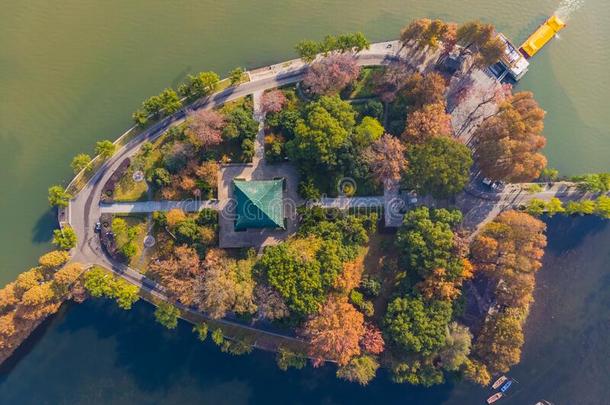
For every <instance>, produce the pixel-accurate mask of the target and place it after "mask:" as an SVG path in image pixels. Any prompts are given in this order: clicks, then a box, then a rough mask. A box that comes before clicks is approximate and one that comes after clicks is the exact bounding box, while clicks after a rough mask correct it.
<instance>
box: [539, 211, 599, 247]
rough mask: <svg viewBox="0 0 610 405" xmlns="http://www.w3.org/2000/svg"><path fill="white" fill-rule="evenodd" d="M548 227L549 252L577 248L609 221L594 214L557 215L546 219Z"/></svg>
mask: <svg viewBox="0 0 610 405" xmlns="http://www.w3.org/2000/svg"><path fill="white" fill-rule="evenodd" d="M545 222H546V224H547V229H548V235H549V237H548V238H547V239H548V244H547V248H546V249H547V253H558V252H562V251H568V250H572V249H575V248H577V247H578V246H579V245H580V244H581V243H583V241H584V239H585V238H586V237H588V236H593V235H595V234H597V233H598V232H600V231H602V230H603V229H604V228H605V227H606V226H607V225H608V221H604V220H602V219H600V218H598V217H595V216H593V215H586V216H583V217H577V218H566V217H564V216H562V215H556V216H554V217H552V218H547V219H546V221H545Z"/></svg>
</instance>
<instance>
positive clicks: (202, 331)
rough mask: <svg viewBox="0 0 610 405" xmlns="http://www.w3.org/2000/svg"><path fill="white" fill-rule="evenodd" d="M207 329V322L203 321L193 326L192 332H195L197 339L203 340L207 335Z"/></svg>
mask: <svg viewBox="0 0 610 405" xmlns="http://www.w3.org/2000/svg"><path fill="white" fill-rule="evenodd" d="M208 329H209V328H208V324H207V323H205V322H201V323H198V324H197V325H195V326H193V333H196V334H197V339H199V340H200V341H201V342H203V341H205V339H206V338H207V337H208Z"/></svg>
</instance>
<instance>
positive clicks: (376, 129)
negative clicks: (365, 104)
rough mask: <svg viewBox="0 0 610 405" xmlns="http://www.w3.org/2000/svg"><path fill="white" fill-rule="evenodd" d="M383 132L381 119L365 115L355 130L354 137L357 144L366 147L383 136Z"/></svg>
mask: <svg viewBox="0 0 610 405" xmlns="http://www.w3.org/2000/svg"><path fill="white" fill-rule="evenodd" d="M383 132H384V129H383V126H382V125H381V123H379V121H377V120H376V119H375V118H373V117H364V118H363V119H362V122H360V124H358V126H357V127H356V129H355V130H354V135H353V139H354V142H355V143H356V144H357V145H359V146H362V147H365V146H368V145H370V144H371V143H373V142H375V141H376V140H378V139H379V138H381V135H383Z"/></svg>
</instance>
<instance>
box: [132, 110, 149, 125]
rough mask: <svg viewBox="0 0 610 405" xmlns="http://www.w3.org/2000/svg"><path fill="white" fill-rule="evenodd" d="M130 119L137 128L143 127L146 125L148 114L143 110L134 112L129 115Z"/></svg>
mask: <svg viewBox="0 0 610 405" xmlns="http://www.w3.org/2000/svg"><path fill="white" fill-rule="evenodd" d="M131 118H132V119H133V122H134V123H135V124H136V125H137V126H139V127H143V126H145V125H146V124H147V123H148V112H146V111H145V110H136V111H134V112H133V114H131Z"/></svg>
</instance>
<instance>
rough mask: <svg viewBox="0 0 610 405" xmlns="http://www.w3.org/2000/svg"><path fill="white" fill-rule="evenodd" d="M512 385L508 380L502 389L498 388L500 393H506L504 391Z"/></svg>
mask: <svg viewBox="0 0 610 405" xmlns="http://www.w3.org/2000/svg"><path fill="white" fill-rule="evenodd" d="M512 384H513V382H512V380H508V381H507V382H506V384H504V385H503V386H502V388H500V391H501V392H506V391H508V389H509V388H510V386H511V385H512Z"/></svg>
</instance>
